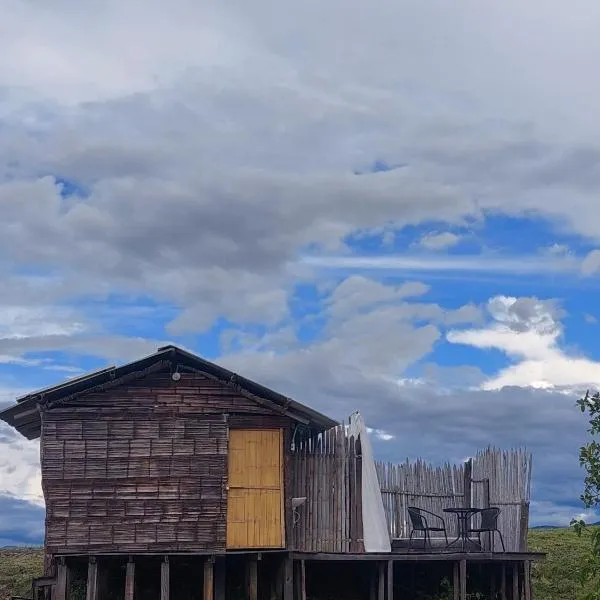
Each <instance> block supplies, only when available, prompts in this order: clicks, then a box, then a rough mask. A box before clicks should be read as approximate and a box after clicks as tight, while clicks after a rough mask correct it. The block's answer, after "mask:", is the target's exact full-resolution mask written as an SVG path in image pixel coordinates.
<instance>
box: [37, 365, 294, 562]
mask: <svg viewBox="0 0 600 600" xmlns="http://www.w3.org/2000/svg"><path fill="white" fill-rule="evenodd" d="M229 414H232V417H233V414H237V415H239V417H238V418H241V419H245V420H247V421H251V422H255V423H256V422H257V423H259V424H263V423H264V422H268V421H269V420H270V419H273V413H270V412H269V409H266V408H265V407H263V406H260V405H258V404H256V403H254V402H252V401H251V400H249V399H247V398H245V397H243V396H241V395H239V394H237V393H236V392H235V391H234V390H232V389H230V388H228V387H227V386H225V385H222V384H219V383H218V382H215V381H213V380H210V379H208V378H204V377H202V376H201V375H197V374H186V373H183V374H181V379H180V380H179V381H177V382H174V381H173V380H172V379H171V377H170V376H169V374H168V373H164V374H153V375H150V376H148V377H146V378H144V379H142V380H139V381H137V382H134V383H130V384H128V385H125V386H122V387H119V388H115V389H113V390H110V391H106V392H102V393H98V394H86V395H85V396H83V397H80V398H76V399H73V400H70V401H69V403H68V404H63V405H61V406H60V407H56V408H52V409H50V410H47V411H44V412H43V414H42V436H41V463H42V481H43V489H44V495H45V499H46V511H47V516H46V549H47V552H48V553H49V554H68V553H87V552H90V553H93V552H120V553H134V552H146V551H147V552H156V551H160V552H162V551H165V552H167V551H171V552H176V551H206V550H213V551H220V550H224V549H225V538H226V510H227V496H226V478H227V439H228V433H227V432H228V422H227V421H228V415H229ZM281 419H282V417H281V416H280V415H276V416H275V420H276V422H277V423H279V422H280V421H281ZM286 423H287V424H288V425H289V422H286Z"/></svg>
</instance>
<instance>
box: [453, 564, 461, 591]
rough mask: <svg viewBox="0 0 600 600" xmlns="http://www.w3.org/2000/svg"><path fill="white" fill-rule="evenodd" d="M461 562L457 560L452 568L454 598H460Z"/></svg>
mask: <svg viewBox="0 0 600 600" xmlns="http://www.w3.org/2000/svg"><path fill="white" fill-rule="evenodd" d="M458 569H459V563H458V562H455V563H454V565H453V569H452V592H453V594H452V596H453V600H460V574H459V570H458Z"/></svg>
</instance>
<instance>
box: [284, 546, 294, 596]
mask: <svg viewBox="0 0 600 600" xmlns="http://www.w3.org/2000/svg"><path fill="white" fill-rule="evenodd" d="M283 600H294V565H293V562H292V559H291V558H290V557H289V556H286V557H285V558H284V559H283Z"/></svg>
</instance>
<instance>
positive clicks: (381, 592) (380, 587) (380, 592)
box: [377, 562, 385, 600]
mask: <svg viewBox="0 0 600 600" xmlns="http://www.w3.org/2000/svg"><path fill="white" fill-rule="evenodd" d="M377 600H385V563H383V562H380V563H378V564H377Z"/></svg>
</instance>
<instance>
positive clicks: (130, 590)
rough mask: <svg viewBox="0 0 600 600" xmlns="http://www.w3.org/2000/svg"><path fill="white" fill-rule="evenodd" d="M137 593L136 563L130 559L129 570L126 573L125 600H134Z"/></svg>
mask: <svg viewBox="0 0 600 600" xmlns="http://www.w3.org/2000/svg"><path fill="white" fill-rule="evenodd" d="M134 593H135V563H134V562H133V558H131V557H130V558H129V561H128V562H127V570H126V571H125V600H133V595H134Z"/></svg>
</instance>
